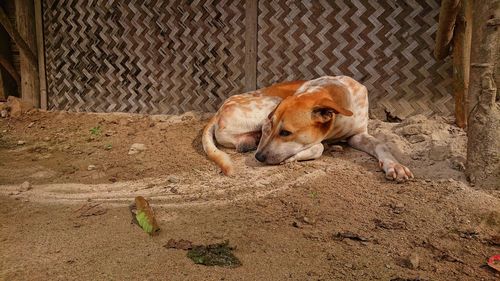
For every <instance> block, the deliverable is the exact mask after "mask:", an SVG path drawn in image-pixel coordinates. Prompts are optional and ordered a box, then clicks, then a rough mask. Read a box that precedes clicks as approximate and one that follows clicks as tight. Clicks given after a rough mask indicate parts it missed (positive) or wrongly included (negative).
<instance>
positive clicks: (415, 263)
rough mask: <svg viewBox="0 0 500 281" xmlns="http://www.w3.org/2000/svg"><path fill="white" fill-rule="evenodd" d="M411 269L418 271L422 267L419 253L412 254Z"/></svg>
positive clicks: (409, 259)
mask: <svg viewBox="0 0 500 281" xmlns="http://www.w3.org/2000/svg"><path fill="white" fill-rule="evenodd" d="M408 262H409V265H410V268H412V269H417V268H418V266H419V265H420V256H419V255H418V254H417V253H412V254H411V255H410V257H409V258H408Z"/></svg>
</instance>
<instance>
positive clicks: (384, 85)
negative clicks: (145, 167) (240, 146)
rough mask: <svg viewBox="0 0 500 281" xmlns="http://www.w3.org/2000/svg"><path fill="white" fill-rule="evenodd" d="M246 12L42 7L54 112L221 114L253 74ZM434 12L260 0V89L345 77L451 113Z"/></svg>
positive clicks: (98, 4) (175, 6)
mask: <svg viewBox="0 0 500 281" xmlns="http://www.w3.org/2000/svg"><path fill="white" fill-rule="evenodd" d="M247 1H248V0H247ZM255 1H256V0H255ZM124 3H127V4H124ZM245 9H246V5H245V0H237V1H231V0H225V1H217V0H208V1H201V0H194V1H188V0H174V1H165V0H156V1H155V0H150V1H135V0H132V1H118V0H116V1H113V0H108V1H105V0H93V1H84V0H66V1H55V0H47V1H45V2H44V30H45V44H46V53H47V79H48V88H49V89H48V90H49V107H50V108H52V109H66V110H75V111H101V112H102V111H126V112H139V113H181V112H184V111H188V110H203V111H214V110H216V108H217V106H218V105H219V104H220V103H221V102H222V101H223V100H224V99H225V98H227V97H228V96H230V95H233V94H236V93H240V92H242V91H243V89H244V85H243V83H244V81H245V75H248V74H249V71H251V70H249V69H245V67H244V65H245V32H248V31H247V30H246V29H245ZM438 13H439V0H422V1H415V0H413V1H395V0H392V1H377V0H367V1H364V0H353V1H351V0H331V1H329V0H308V1H297V0H295V1H292V0H276V1H263V0H260V1H258V23H257V24H258V32H257V36H255V38H256V40H257V45H258V47H257V49H258V52H257V56H256V58H255V59H256V60H257V73H256V76H257V86H258V87H263V86H266V85H269V84H271V83H274V82H277V81H283V80H292V79H304V78H306V79H311V78H314V77H318V76H320V75H339V74H344V75H349V76H353V77H354V78H356V79H358V80H359V81H362V82H363V83H364V84H365V85H366V86H367V87H368V88H369V91H370V100H371V105H372V106H376V107H382V108H386V109H388V110H389V111H391V112H393V113H395V114H397V115H399V116H403V117H404V116H407V115H410V114H413V113H425V114H429V115H430V114H433V113H438V114H445V115H447V114H449V113H451V112H452V110H453V97H452V92H451V79H450V78H451V64H450V63H449V62H444V63H443V62H436V61H435V60H434V59H433V57H432V49H433V44H434V43H433V39H434V33H435V31H436V28H437V19H438ZM250 38H251V37H250Z"/></svg>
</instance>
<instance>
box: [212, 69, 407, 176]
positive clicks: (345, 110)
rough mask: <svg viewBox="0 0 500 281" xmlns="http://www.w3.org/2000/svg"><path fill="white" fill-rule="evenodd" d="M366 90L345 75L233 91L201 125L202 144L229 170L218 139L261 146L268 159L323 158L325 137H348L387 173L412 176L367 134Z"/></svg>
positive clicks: (242, 146)
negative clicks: (211, 116)
mask: <svg viewBox="0 0 500 281" xmlns="http://www.w3.org/2000/svg"><path fill="white" fill-rule="evenodd" d="M367 126H368V91H367V89H366V87H365V86H363V85H362V84H360V83H359V82H357V81H356V80H354V79H352V78H350V77H347V76H335V77H333V76H324V77H320V78H318V79H315V80H310V81H293V82H285V83H279V84H275V85H272V86H270V87H268V88H264V89H260V90H256V91H253V92H249V93H245V94H241V95H235V96H232V97H230V98H229V99H227V100H226V101H225V102H224V104H223V105H222V106H221V108H220V109H219V111H218V112H217V113H216V114H215V116H214V117H213V118H212V119H211V120H210V122H209V123H208V125H207V126H206V127H205V130H204V131H203V149H204V150H205V152H206V153H207V155H208V158H210V159H211V160H212V161H214V162H215V163H216V164H217V165H218V166H219V167H221V169H222V172H223V173H224V174H226V175H230V174H232V173H233V172H234V171H233V166H232V163H231V159H230V158H229V156H228V155H227V154H226V153H224V152H223V151H221V150H219V149H217V147H216V145H215V143H214V137H215V139H216V141H217V142H218V143H219V144H221V145H223V146H225V147H229V148H236V150H237V151H238V152H247V151H250V150H254V149H257V152H256V153H255V158H256V159H257V160H259V161H260V162H263V163H266V164H280V163H285V162H291V161H301V160H311V159H317V158H319V157H320V156H321V155H322V153H323V149H324V148H323V144H322V143H321V142H322V141H324V140H333V141H340V140H347V142H348V143H349V145H350V146H352V147H354V148H356V149H359V150H362V151H365V152H367V153H369V154H371V155H373V156H375V157H376V158H377V159H378V160H379V164H380V167H381V168H382V169H383V170H384V172H385V174H386V178H388V179H391V180H397V181H405V180H407V179H409V178H412V177H413V174H412V173H411V171H410V170H409V169H408V168H407V167H405V166H403V165H401V164H400V163H399V162H398V161H397V160H396V159H395V158H394V156H393V155H392V154H391V152H390V151H389V149H388V148H387V146H386V145H385V143H383V142H381V141H380V140H378V139H376V138H375V137H373V136H371V135H370V134H368V129H367Z"/></svg>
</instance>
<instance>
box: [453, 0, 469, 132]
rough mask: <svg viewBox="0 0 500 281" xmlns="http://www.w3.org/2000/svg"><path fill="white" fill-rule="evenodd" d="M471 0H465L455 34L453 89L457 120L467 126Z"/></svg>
mask: <svg viewBox="0 0 500 281" xmlns="http://www.w3.org/2000/svg"><path fill="white" fill-rule="evenodd" d="M471 1H473V0H463V1H462V3H461V8H460V14H459V15H458V16H457V19H456V24H455V32H454V36H453V54H452V56H453V90H454V92H455V122H456V124H457V126H459V127H460V128H465V127H466V126H467V93H468V91H469V73H470V54H471V38H472V7H471Z"/></svg>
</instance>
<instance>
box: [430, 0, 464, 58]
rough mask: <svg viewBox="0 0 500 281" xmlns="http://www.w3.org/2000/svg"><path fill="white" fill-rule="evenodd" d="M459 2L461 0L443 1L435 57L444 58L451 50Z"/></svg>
mask: <svg viewBox="0 0 500 281" xmlns="http://www.w3.org/2000/svg"><path fill="white" fill-rule="evenodd" d="M459 4H460V1H459V0H443V1H442V2H441V8H440V10H439V24H438V30H437V32H436V45H435V47H434V57H435V58H436V59H438V60H440V59H444V58H445V57H447V56H448V54H449V52H450V43H451V41H452V37H453V29H454V27H455V19H456V17H457V14H458V12H459V11H460V7H459Z"/></svg>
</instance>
